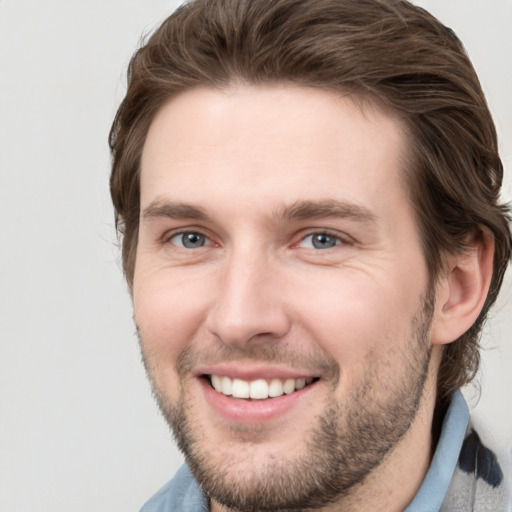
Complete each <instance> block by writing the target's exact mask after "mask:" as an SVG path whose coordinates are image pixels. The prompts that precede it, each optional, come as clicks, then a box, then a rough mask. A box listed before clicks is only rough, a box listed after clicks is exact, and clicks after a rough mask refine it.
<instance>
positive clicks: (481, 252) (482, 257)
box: [432, 229, 494, 345]
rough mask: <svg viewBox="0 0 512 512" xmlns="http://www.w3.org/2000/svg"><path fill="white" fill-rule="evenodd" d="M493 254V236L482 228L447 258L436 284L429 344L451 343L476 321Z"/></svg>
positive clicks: (491, 267) (487, 288)
mask: <svg viewBox="0 0 512 512" xmlns="http://www.w3.org/2000/svg"><path fill="white" fill-rule="evenodd" d="M493 257H494V237H493V236H492V234H491V233H490V232H489V231H487V230H484V229H481V230H479V231H478V232H476V233H475V234H474V235H472V236H471V238H470V240H469V241H468V243H467V244H466V250H465V251H464V252H463V253H460V254H455V255H450V256H449V257H448V267H447V270H446V273H445V275H444V276H443V277H442V278H441V279H440V280H439V283H438V287H437V295H436V299H437V300H436V310H435V314H434V322H433V326H432V342H433V344H435V345H444V344H447V343H451V342H452V341H454V340H456V339H457V338H459V336H461V335H462V334H464V333H465V332H466V331H467V330H468V329H469V328H470V327H471V326H472V325H473V323H474V322H475V321H476V319H477V318H478V315H479V314H480V311H481V310H482V308H483V306H484V303H485V300H486V298H487V293H488V291H489V286H490V283H491V278H492V270H493Z"/></svg>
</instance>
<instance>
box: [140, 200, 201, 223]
mask: <svg viewBox="0 0 512 512" xmlns="http://www.w3.org/2000/svg"><path fill="white" fill-rule="evenodd" d="M141 217H142V218H143V219H153V218H158V217H165V218H169V219H192V220H208V219H209V218H210V217H209V215H208V214H207V213H206V211H205V210H204V209H203V208H199V207H198V206H193V205H191V204H187V203H175V202H173V201H162V200H157V201H153V202H152V203H151V204H150V205H149V206H147V207H146V208H144V209H143V210H142V212H141Z"/></svg>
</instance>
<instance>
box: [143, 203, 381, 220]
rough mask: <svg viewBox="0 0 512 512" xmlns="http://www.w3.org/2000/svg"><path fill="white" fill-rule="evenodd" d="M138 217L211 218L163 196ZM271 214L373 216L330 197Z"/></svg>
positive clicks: (298, 217) (287, 216)
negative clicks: (162, 198)
mask: <svg viewBox="0 0 512 512" xmlns="http://www.w3.org/2000/svg"><path fill="white" fill-rule="evenodd" d="M141 217H142V219H144V220H145V219H152V218H159V217H164V218H169V219H191V220H202V221H208V220H211V216H210V215H209V214H208V213H207V211H206V210H205V209H203V208H201V207H199V206H194V205H191V204H188V203H181V202H173V201H167V200H156V201H153V202H152V203H150V204H149V206H147V207H146V208H144V209H143V210H142V212H141ZM272 218H274V219H277V220H288V221H293V220H308V219H328V218H333V219H334V218H348V219H351V220H354V221H358V222H364V223H374V222H375V221H376V220H377V216H376V215H375V213H373V212H372V211H371V210H369V209H368V208H366V207H364V206H362V205H358V204H355V203H349V202H345V201H338V200H334V199H326V200H320V201H310V200H301V201H296V202H294V203H292V204H290V205H285V206H283V207H281V208H278V209H276V210H275V211H274V212H273V215H272Z"/></svg>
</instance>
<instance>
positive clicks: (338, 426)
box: [133, 86, 432, 510]
mask: <svg viewBox="0 0 512 512" xmlns="http://www.w3.org/2000/svg"><path fill="white" fill-rule="evenodd" d="M404 139H405V138H404V135H403V133H402V130H401V125H400V123H399V121H398V120H397V119H396V118H395V117H394V116H392V115H391V114H389V113H387V112H385V111H383V110H382V109H379V108H377V107H376V106H372V105H371V104H367V103H365V104H364V105H361V104H357V105H356V104H355V103H354V102H353V101H352V100H351V99H350V98H348V97H340V96H339V95H336V94H334V93H331V92H326V91H320V90H314V89H308V88H301V87H291V86H279V87H278V86H274V87H265V88H256V87H247V86H246V87H237V88H232V89H229V90H222V91H221V90H213V89H206V88H204V89H196V90H191V91H188V92H186V93H183V94H182V95H180V96H177V97H175V98H174V99H172V101H170V102H169V103H168V104H166V105H165V106H164V107H163V108H162V109H161V110H160V112H159V113H158V115H157V116H156V118H155V120H154V122H153V123H152V125H151V128H150V130H149V134H148V137H147V140H146V144H145V147H144V152H143V158H142V167H141V219H140V233H139V240H138V249H137V256H136V265H135V279H134V287H133V300H134V308H135V320H136V322H137V326H138V329H139V334H140V341H141V347H142V352H143V356H144V360H145V364H146V367H147V370H148V373H149V376H150V379H151V381H152V384H153V387H154V390H155V394H156V396H157V399H158V402H159V405H160V407H161V409H162V411H163V413H164V415H165V417H166V418H167V420H168V422H169V423H170V425H171V426H172V428H173V430H174V433H175V435H176V437H177V439H178V442H179V444H180V447H181V448H182V450H183V451H184V452H185V454H186V457H187V460H188V462H189V464H190V466H191V468H192V470H193V471H194V473H195V475H196V478H197V479H198V480H199V481H200V482H201V483H202V484H203V487H204V488H205V490H206V491H207V493H208V494H209V495H210V496H211V497H213V499H214V500H216V501H218V502H223V503H225V504H227V505H230V506H232V507H238V508H240V509H243V508H244V507H245V508H247V509H248V510H252V508H251V507H259V508H260V509H264V507H265V506H267V507H268V508H269V509H272V508H274V509H275V508H283V509H284V508H285V507H292V506H306V505H310V506H319V505H322V504H325V502H326V500H334V499H336V497H338V496H339V495H343V494H346V493H348V492H350V489H351V488H352V487H353V486H354V485H355V484H356V483H358V482H361V481H363V480H364V479H365V477H367V475H369V474H370V473H371V472H372V471H373V470H374V469H375V468H377V467H378V466H379V465H380V464H381V462H382V460H383V458H384V457H385V455H386V454H387V453H389V452H390V451H392V450H393V449H394V448H395V447H396V446H397V445H398V444H399V443H400V440H401V439H402V438H403V435H404V433H405V432H407V430H408V429H409V427H410V425H411V423H413V421H414V419H415V417H416V412H417V409H418V407H419V406H420V404H421V397H422V392H423V388H424V383H425V378H426V376H427V374H428V365H429V355H430V341H429V326H430V321H431V316H432V315H431V313H432V306H431V299H432V297H431V296H430V295H431V294H430V293H429V292H428V278H427V270H426V265H425V262H424V258H423V255H422V250H421V245H420V240H419V234H418V230H417V227H416V224H415V220H414V218H413V214H412V209H411V207H410V205H409V203H408V201H407V197H406V192H405V190H404V186H403V184H402V183H401V180H400V172H401V167H402V165H403V160H404V159H403V156H404V155H403V153H404V148H405V140H404ZM214 388H217V389H214ZM231 393H234V394H235V395H237V397H234V396H233V395H232V394H231ZM269 395H270V396H269ZM248 396H252V397H253V398H248Z"/></svg>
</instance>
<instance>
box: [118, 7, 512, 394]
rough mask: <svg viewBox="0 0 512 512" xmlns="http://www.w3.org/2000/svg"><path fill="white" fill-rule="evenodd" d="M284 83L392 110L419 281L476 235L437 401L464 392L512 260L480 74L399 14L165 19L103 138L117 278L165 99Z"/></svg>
mask: <svg viewBox="0 0 512 512" xmlns="http://www.w3.org/2000/svg"><path fill="white" fill-rule="evenodd" d="M237 82H239V83H249V84H256V85H257V84H272V83H294V84H298V85H304V86H308V87H317V88H326V89H329V90H335V91H340V92H344V93H347V92H348V93H354V94H356V95H358V94H359V95H363V96H368V95H369V96H370V97H373V98H377V99H378V100H379V101H381V102H383V103H385V104H386V105H388V106H389V107H391V108H392V109H393V110H394V111H395V112H397V114H398V115H399V116H400V118H401V119H402V122H403V123H404V125H405V128H406V130H407V133H408V135H409V139H410V140H409V148H408V150H409V159H408V161H409V166H408V168H407V169H406V170H405V171H404V172H405V179H406V182H407V186H408V188H409V191H410V194H409V196H410V197H409V199H410V201H411V204H412V205H413V207H414V210H415V212H416V215H417V219H418V224H419V229H420V231H421V235H422V241H423V249H424V254H425V259H426V263H427V267H428V270H429V275H430V278H431V281H432V282H433V281H434V280H435V279H436V278H437V277H438V276H439V273H440V272H441V271H442V268H443V256H444V255H446V254H447V253H455V252H457V251H462V250H464V247H465V243H466V242H467V239H468V237H471V236H479V234H480V235H481V234H482V231H483V230H486V231H487V232H489V233H491V234H492V236H493V237H494V241H495V254H494V270H493V276H492V282H491V287H490V291H489V294H488V297H487V301H486V303H485V306H484V308H483V310H482V312H481V314H480V316H479V318H478V319H477V321H476V322H475V324H474V325H473V326H472V327H471V328H470V329H469V330H468V331H467V332H466V333H465V334H464V335H463V336H461V337H460V338H459V339H458V340H456V341H454V342H453V343H450V344H449V345H447V346H446V348H445V351H444V355H443V360H442V363H441V367H440V373H439V378H438V396H439V397H447V396H450V395H451V393H452V392H453V390H455V389H456V388H458V387H460V386H462V385H464V384H466V383H467V382H469V381H470V380H471V379H472V378H473V377H474V375H475V373H476V371H477V369H478V364H479V333H480V330H481V327H482V323H483V321H484V319H485V317H486V315H487V312H488V310H489V308H490V307H491V305H492V304H493V303H494V302H495V300H496V297H497V294H498V291H499V289H500V286H501V283H502V280H503V275H504V273H505V270H506V267H507V264H508V261H509V259H510V251H511V240H510V230H509V226H508V222H509V215H508V209H507V208H506V207H505V206H504V205H500V203H499V191H500V187H501V182H502V177H503V167H502V163H501V160H500V158H499V155H498V147H497V136H496V130H495V127H494V124H493V121H492V118H491V115H490V113H489V109H488V107H487V104H486V101H485V98H484V94H483V92H482V90H481V87H480V84H479V81H478V78H477V76H476V73H475V71H474V69H473V67H472V65H471V62H470V61H469V59H468V57H467V56H466V54H465V52H464V49H463V47H462V45H461V43H460V41H459V40H458V39H457V38H456V36H455V35H454V33H453V32H452V31H451V30H450V29H448V28H446V27H444V26H443V25H442V24H441V23H440V22H439V21H437V20H436V19H435V18H434V17H433V16H431V15H430V14H429V13H427V12H426V11H424V10H423V9H421V8H419V7H415V6H413V5H411V4H410V3H408V2H406V1H402V0H315V1H311V0H196V1H192V2H190V3H187V4H185V5H183V6H182V7H181V8H179V9H178V10H177V11H175V12H174V13H173V14H172V15H171V16H170V17H169V18H168V19H167V20H166V21H164V23H163V24H162V25H161V26H160V28H158V30H156V32H155V33H154V34H153V35H152V36H151V37H150V38H149V40H148V41H147V43H146V44H145V45H144V46H143V47H142V48H140V49H139V50H138V51H137V52H136V53H135V55H134V56H133V58H132V60H131V62H130V65H129V69H128V90H127V93H126V97H125V98H124V100H123V102H122V103H121V106H120V107H119V110H118V112H117V115H116V118H115V120H114V123H113V126H112V129H111V132H110V139H109V142H110V148H111V151H112V157H113V158H112V175H111V179H110V185H111V194H112V200H113V203H114V208H115V215H116V227H117V229H118V232H119V234H120V236H121V237H122V253H123V267H124V271H125V276H126V279H127V282H128V284H129V286H130V287H131V286H132V283H133V276H134V266H135V254H136V248H137V238H138V226H139V213H140V212H139V209H140V204H139V203H140V197H139V196H140V189H139V170H140V169H139V167H140V160H141V153H142V150H143V146H144V142H145V137H146V134H147V132H148V129H149V126H150V124H151V122H152V119H153V117H154V115H155V113H156V112H157V111H158V110H159V109H160V108H161V107H162V105H163V104H164V103H165V102H166V101H168V100H169V98H170V97H172V96H174V95H176V94H178V93H179V92H181V91H184V90H187V89H190V88H193V87H197V86H212V87H217V88H219V87H221V88H222V87H227V86H229V85H230V84H232V83H237Z"/></svg>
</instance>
